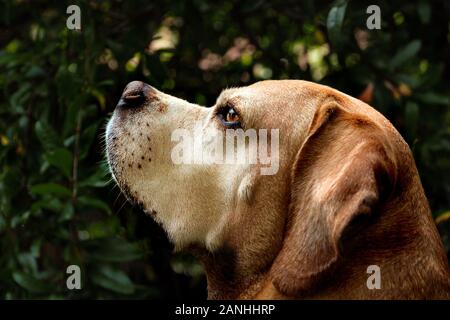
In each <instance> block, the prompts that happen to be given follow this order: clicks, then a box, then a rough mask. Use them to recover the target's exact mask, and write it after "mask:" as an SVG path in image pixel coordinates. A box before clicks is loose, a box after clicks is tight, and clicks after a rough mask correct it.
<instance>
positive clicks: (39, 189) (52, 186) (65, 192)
mask: <svg viewBox="0 0 450 320" xmlns="http://www.w3.org/2000/svg"><path fill="white" fill-rule="evenodd" d="M30 191H31V193H34V194H38V195H47V194H49V195H55V196H62V197H70V196H71V192H70V190H69V189H67V188H66V187H64V186H62V185H60V184H57V183H40V184H36V185H34V186H32V187H31V189H30Z"/></svg>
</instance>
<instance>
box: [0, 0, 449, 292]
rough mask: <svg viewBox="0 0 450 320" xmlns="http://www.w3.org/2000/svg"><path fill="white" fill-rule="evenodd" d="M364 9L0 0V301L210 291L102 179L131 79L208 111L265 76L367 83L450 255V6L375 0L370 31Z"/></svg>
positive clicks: (346, 86) (194, 268)
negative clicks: (70, 20)
mask: <svg viewBox="0 0 450 320" xmlns="http://www.w3.org/2000/svg"><path fill="white" fill-rule="evenodd" d="M69 4H78V5H79V6H80V7H81V10H82V30H81V31H71V30H68V29H67V28H66V18H67V17H68V15H67V14H66V8H67V6H68V5H69ZM369 4H375V3H373V2H370V3H369V2H367V3H365V2H364V1H350V2H346V1H338V2H334V3H333V2H325V1H289V0H284V1H270V2H269V1H264V0H254V1H248V2H244V1H235V0H231V1H230V0H228V1H200V0H190V1H113V0H108V1H70V2H67V3H65V2H64V1H35V0H33V1H30V0H28V1H27V0H22V1H17V0H16V1H11V0H6V1H2V2H1V3H0V89H1V90H0V298H8V299H10V298H160V299H161V298H182V297H188V298H196V297H200V298H204V297H206V283H205V279H204V276H203V273H202V269H201V267H200V266H199V265H198V264H197V263H196V262H195V260H194V259H193V258H192V257H190V256H188V255H182V254H176V255H173V254H171V245H170V244H169V243H168V242H167V240H166V238H165V235H164V233H163V232H162V231H161V230H160V229H159V228H158V227H157V226H156V225H155V223H153V221H152V220H151V219H150V218H148V217H146V216H144V214H143V213H141V212H139V210H138V209H133V208H132V207H131V206H130V205H128V204H126V203H125V199H124V198H123V197H122V196H120V194H119V190H118V189H117V187H114V185H113V183H111V182H108V181H109V175H108V173H107V168H106V165H105V162H104V150H103V149H104V142H103V133H104V128H105V124H106V121H107V119H108V117H109V115H110V114H111V112H112V111H113V109H114V106H115V104H116V103H117V101H118V99H119V97H120V95H121V92H122V90H123V88H124V86H125V85H126V84H127V83H128V82H129V81H132V80H143V81H146V82H147V83H149V84H151V85H153V86H155V87H157V88H158V89H160V90H163V91H165V92H167V93H170V94H173V95H175V96H179V97H182V98H185V99H187V100H189V101H192V102H197V103H199V104H202V105H206V106H211V105H212V104H214V101H215V98H216V97H217V96H218V94H219V93H220V91H221V89H223V88H225V87H230V86H241V85H247V84H250V83H253V82H255V81H258V80H262V79H264V78H271V79H285V78H291V79H305V80H312V81H317V82H320V83H324V84H328V85H330V86H332V87H335V88H337V89H339V90H342V91H343V92H345V93H348V94H350V95H353V96H356V97H358V96H360V95H361V94H362V93H363V92H365V93H364V94H363V96H364V98H365V99H366V100H367V101H369V103H370V104H371V105H372V106H374V107H375V108H377V109H378V110H380V111H381V112H382V113H383V114H384V115H385V116H386V117H387V118H388V119H390V121H391V122H392V123H393V124H394V125H395V127H396V128H397V129H398V130H399V131H400V132H401V134H402V135H403V137H404V138H405V140H406V141H407V142H408V143H409V145H410V147H411V149H412V150H413V153H414V157H415V159H416V162H417V166H418V169H419V172H420V175H421V179H422V182H423V185H424V188H425V191H426V194H427V196H428V199H429V201H430V206H431V208H432V212H433V216H434V217H435V218H436V219H437V222H438V227H439V230H440V232H441V235H442V238H443V241H444V243H445V246H446V249H447V250H449V248H450V239H449V236H450V223H449V221H450V219H448V218H449V216H450V204H449V198H450V196H449V194H450V179H449V167H450V157H449V155H450V112H449V105H450V92H449V83H450V69H449V67H450V66H449V62H450V59H449V58H450V42H449V41H450V35H449V26H450V22H449V17H450V6H449V5H450V4H449V2H448V1H444V0H443V1H416V2H413V1H379V2H376V4H378V5H379V6H380V8H381V18H382V25H381V27H382V28H381V30H367V28H366V19H367V18H368V14H366V8H367V6H368V5H369ZM342 18H343V19H342ZM371 89H373V91H372V92H371ZM71 264H78V265H79V266H80V267H81V268H82V281H83V289H82V290H79V291H70V290H68V289H67V288H66V285H65V281H66V273H65V270H66V267H67V266H68V265H71Z"/></svg>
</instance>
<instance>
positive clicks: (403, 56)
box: [389, 40, 422, 70]
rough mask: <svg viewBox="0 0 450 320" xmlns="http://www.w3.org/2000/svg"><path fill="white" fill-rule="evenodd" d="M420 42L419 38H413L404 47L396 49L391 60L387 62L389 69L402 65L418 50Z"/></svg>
mask: <svg viewBox="0 0 450 320" xmlns="http://www.w3.org/2000/svg"><path fill="white" fill-rule="evenodd" d="M421 46H422V42H421V41H420V40H413V41H411V42H410V43H408V44H407V45H406V46H405V47H403V48H402V49H400V50H399V51H397V53H396V54H395V55H394V57H393V58H392V60H391V61H390V63H389V67H390V69H391V70H394V69H396V68H397V67H400V66H401V65H403V64H404V63H405V62H406V61H408V60H409V59H411V58H412V57H414V56H415V55H416V54H417V53H418V52H419V50H420V48H421Z"/></svg>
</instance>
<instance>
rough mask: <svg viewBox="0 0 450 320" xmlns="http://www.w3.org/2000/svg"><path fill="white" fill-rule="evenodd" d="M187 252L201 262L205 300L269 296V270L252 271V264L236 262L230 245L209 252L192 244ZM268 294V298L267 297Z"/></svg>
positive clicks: (253, 268) (263, 297) (253, 269)
mask: <svg viewBox="0 0 450 320" xmlns="http://www.w3.org/2000/svg"><path fill="white" fill-rule="evenodd" d="M189 251H190V252H191V253H192V254H193V255H194V256H195V257H196V258H197V259H199V260H200V262H201V263H202V265H203V267H204V269H205V273H206V278H207V281H208V299H219V300H231V299H255V298H260V299H265V298H269V296H267V294H266V293H270V294H271V292H269V291H270V288H271V286H270V284H268V283H267V273H268V270H265V269H264V268H263V269H262V270H261V269H259V270H260V271H255V269H256V268H255V266H253V267H250V268H246V267H245V266H242V265H238V264H237V261H236V258H235V251H234V250H233V249H231V248H227V249H221V250H218V251H217V252H214V253H211V252H209V251H207V250H206V249H202V248H198V247H195V248H194V247H193V248H190V249H189ZM266 296H267V297H266Z"/></svg>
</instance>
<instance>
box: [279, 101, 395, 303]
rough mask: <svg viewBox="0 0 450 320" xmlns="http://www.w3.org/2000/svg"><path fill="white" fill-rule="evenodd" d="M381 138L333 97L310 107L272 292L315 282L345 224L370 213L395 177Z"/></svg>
mask: <svg viewBox="0 0 450 320" xmlns="http://www.w3.org/2000/svg"><path fill="white" fill-rule="evenodd" d="M385 141H387V140H385V138H384V133H383V131H382V130H381V128H380V127H378V126H377V125H376V124H375V123H374V122H372V121H371V120H370V119H369V118H364V117H363V116H360V115H354V114H352V113H350V112H348V111H346V110H345V109H343V108H342V107H341V106H340V105H339V104H337V103H336V102H331V103H327V104H325V105H323V106H321V107H320V108H319V109H318V110H317V111H316V114H315V116H314V119H313V121H312V125H311V127H310V129H309V134H308V136H307V138H306V140H305V142H304V143H303V146H302V147H301V149H300V150H299V152H298V154H297V155H296V159H295V162H294V164H293V168H292V181H291V183H292V185H291V203H290V207H289V213H288V214H289V216H288V223H287V227H286V234H285V238H284V243H283V245H282V249H281V251H280V253H279V255H278V256H277V258H276V259H275V261H274V265H273V269H272V271H273V273H272V275H273V276H272V278H273V283H274V285H275V287H276V288H277V289H278V290H279V291H280V292H282V293H283V294H286V295H290V296H294V295H297V296H298V295H302V294H306V293H308V292H311V291H312V290H314V289H316V288H317V287H318V286H320V282H321V281H322V280H324V279H325V277H326V276H327V274H330V271H331V270H333V268H334V267H335V266H336V265H337V263H338V262H339V257H340V255H341V253H342V252H341V241H342V240H343V239H344V236H347V235H350V234H351V233H349V231H350V230H351V229H353V227H350V226H354V225H355V224H359V223H360V222H361V219H359V218H363V219H362V220H364V217H371V216H373V215H374V214H375V213H376V211H377V206H378V205H379V204H380V202H381V201H382V199H383V198H384V197H385V195H387V194H388V193H389V192H390V191H389V190H390V186H392V185H393V183H394V181H395V169H394V164H393V162H392V161H391V158H392V157H390V153H389V152H388V145H387V144H386V143H385ZM345 238H347V237H345Z"/></svg>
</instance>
